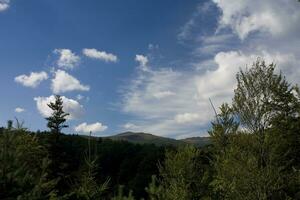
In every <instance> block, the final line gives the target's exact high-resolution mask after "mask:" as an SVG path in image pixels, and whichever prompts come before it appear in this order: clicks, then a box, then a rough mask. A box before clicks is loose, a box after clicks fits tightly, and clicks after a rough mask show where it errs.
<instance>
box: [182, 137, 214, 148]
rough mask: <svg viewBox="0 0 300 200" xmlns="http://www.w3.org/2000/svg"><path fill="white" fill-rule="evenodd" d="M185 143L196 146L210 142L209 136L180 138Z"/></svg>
mask: <svg viewBox="0 0 300 200" xmlns="http://www.w3.org/2000/svg"><path fill="white" fill-rule="evenodd" d="M180 141H182V142H185V143H189V144H194V145H196V146H205V145H208V144H210V138H209V137H191V138H186V139H182V140H180Z"/></svg>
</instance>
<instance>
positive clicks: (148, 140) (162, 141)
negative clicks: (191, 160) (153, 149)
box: [103, 132, 209, 146]
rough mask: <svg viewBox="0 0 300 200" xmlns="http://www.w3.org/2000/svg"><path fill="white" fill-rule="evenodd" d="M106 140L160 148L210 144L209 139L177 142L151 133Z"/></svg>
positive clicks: (120, 135) (115, 136) (127, 133)
mask: <svg viewBox="0 0 300 200" xmlns="http://www.w3.org/2000/svg"><path fill="white" fill-rule="evenodd" d="M105 138H107V139H111V140H123V141H128V142H132V143H139V144H155V145H158V146H162V145H173V146H178V145H181V144H186V143H188V144H194V145H196V146H205V145H207V144H209V138H208V137H193V138H187V139H183V140H175V139H171V138H166V137H160V136H156V135H152V134H149V133H134V132H125V133H121V134H117V135H113V136H108V137H104V138H103V139H105Z"/></svg>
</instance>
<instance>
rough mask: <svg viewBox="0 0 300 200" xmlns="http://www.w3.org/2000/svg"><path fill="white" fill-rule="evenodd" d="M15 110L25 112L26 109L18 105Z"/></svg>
mask: <svg viewBox="0 0 300 200" xmlns="http://www.w3.org/2000/svg"><path fill="white" fill-rule="evenodd" d="M15 112H16V113H22V112H25V109H24V108H21V107H17V108H16V109H15Z"/></svg>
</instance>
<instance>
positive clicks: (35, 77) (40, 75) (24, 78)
mask: <svg viewBox="0 0 300 200" xmlns="http://www.w3.org/2000/svg"><path fill="white" fill-rule="evenodd" d="M47 79H48V75H47V73H46V72H43V71H42V72H31V73H30V74H29V75H25V74H23V75H20V76H17V77H15V82H17V83H20V84H22V85H24V86H26V87H31V88H36V87H37V86H38V85H39V84H40V83H41V82H42V81H44V80H47Z"/></svg>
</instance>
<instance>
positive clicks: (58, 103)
mask: <svg viewBox="0 0 300 200" xmlns="http://www.w3.org/2000/svg"><path fill="white" fill-rule="evenodd" d="M48 106H49V108H51V109H52V111H53V112H52V115H51V116H50V117H47V118H46V120H47V121H48V123H47V126H48V128H49V129H50V130H51V132H52V133H53V134H54V135H55V138H56V141H57V140H58V138H59V134H60V133H61V130H62V129H63V128H68V127H69V126H68V125H66V124H65V122H66V117H67V116H69V115H70V114H69V113H65V112H64V111H63V100H62V97H61V96H59V95H56V96H55V102H50V103H49V104H48Z"/></svg>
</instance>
